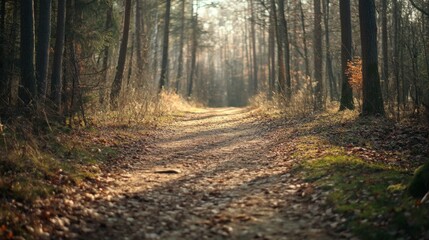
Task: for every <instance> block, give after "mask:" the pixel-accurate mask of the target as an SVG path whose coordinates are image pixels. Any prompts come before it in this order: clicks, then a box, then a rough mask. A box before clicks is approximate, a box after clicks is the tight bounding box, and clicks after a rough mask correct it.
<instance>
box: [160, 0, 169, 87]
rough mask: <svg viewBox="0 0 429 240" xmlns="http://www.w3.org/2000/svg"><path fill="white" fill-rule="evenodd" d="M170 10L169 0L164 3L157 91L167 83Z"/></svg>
mask: <svg viewBox="0 0 429 240" xmlns="http://www.w3.org/2000/svg"><path fill="white" fill-rule="evenodd" d="M170 12H171V0H167V1H166V3H165V16H164V41H163V47H162V62H161V78H160V80H159V91H161V90H162V89H163V88H164V86H165V85H167V84H168V76H167V75H168V43H169V39H170Z"/></svg>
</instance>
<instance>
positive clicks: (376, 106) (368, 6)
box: [359, 0, 384, 115]
mask: <svg viewBox="0 0 429 240" xmlns="http://www.w3.org/2000/svg"><path fill="white" fill-rule="evenodd" d="M359 22H360V32H361V34H360V35H361V43H362V78H363V105H362V114H363V115H384V106H383V97H382V93H381V87H380V76H379V74H378V54H377V25H376V18H375V4H374V0H359Z"/></svg>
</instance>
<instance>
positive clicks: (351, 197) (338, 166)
mask: <svg viewBox="0 0 429 240" xmlns="http://www.w3.org/2000/svg"><path fill="white" fill-rule="evenodd" d="M299 169H300V171H299V172H301V174H302V177H303V178H304V179H305V180H306V181H308V182H312V183H313V184H314V185H316V186H318V187H319V188H324V189H330V193H329V195H328V202H329V203H330V204H331V205H332V206H334V209H335V210H336V211H337V212H339V213H342V214H343V215H345V216H347V218H348V222H347V225H348V227H349V228H351V229H352V230H353V231H354V233H355V234H356V235H357V236H359V237H361V238H362V239H396V238H397V236H398V234H405V235H409V236H414V237H418V236H421V234H422V233H423V232H424V229H427V228H429V222H428V221H427V219H426V217H425V216H427V215H428V214H429V209H427V208H425V209H416V208H415V207H414V202H413V201H412V200H411V199H410V198H408V197H407V195H406V194H404V190H405V189H406V187H405V186H406V184H407V182H408V181H409V180H410V174H409V172H406V171H403V170H401V169H395V168H392V167H390V166H387V165H383V164H373V163H368V162H365V161H364V160H362V159H360V158H357V157H354V156H347V155H346V154H332V155H328V156H325V157H321V158H316V159H313V160H309V161H306V162H304V163H303V164H302V166H300V167H299ZM411 216H412V217H411Z"/></svg>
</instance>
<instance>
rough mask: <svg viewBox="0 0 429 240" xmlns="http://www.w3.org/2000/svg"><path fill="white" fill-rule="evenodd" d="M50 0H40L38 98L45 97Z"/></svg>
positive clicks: (49, 30)
mask: <svg viewBox="0 0 429 240" xmlns="http://www.w3.org/2000/svg"><path fill="white" fill-rule="evenodd" d="M51 4H52V2H51V0H40V5H39V16H40V17H39V32H38V43H37V61H36V69H37V74H36V77H37V87H38V88H37V90H38V94H39V98H41V99H44V98H45V97H46V87H47V80H48V79H47V78H48V64H49V42H50V38H51Z"/></svg>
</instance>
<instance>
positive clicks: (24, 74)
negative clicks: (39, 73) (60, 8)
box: [18, 0, 37, 106]
mask: <svg viewBox="0 0 429 240" xmlns="http://www.w3.org/2000/svg"><path fill="white" fill-rule="evenodd" d="M36 88H37V87H36V80H35V76H34V3H33V0H22V1H21V84H20V86H19V93H18V96H19V98H20V99H21V101H22V103H23V104H24V105H25V106H28V105H30V104H31V103H32V102H33V100H34V99H35V97H36V93H37V89H36Z"/></svg>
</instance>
